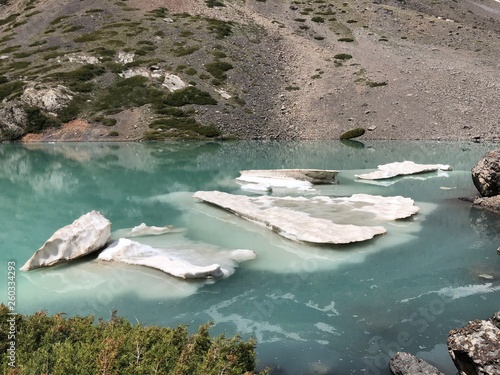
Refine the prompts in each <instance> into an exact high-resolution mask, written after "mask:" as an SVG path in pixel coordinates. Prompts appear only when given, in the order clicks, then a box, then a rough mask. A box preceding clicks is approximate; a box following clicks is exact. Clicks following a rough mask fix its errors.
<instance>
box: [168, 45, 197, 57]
mask: <svg viewBox="0 0 500 375" xmlns="http://www.w3.org/2000/svg"><path fill="white" fill-rule="evenodd" d="M199 49H200V46H188V47H184V46H179V47H177V48H174V49H172V52H173V53H174V56H176V57H182V56H188V55H190V54H192V53H194V52H196V51H198V50H199Z"/></svg>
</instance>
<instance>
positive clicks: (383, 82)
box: [366, 81, 387, 87]
mask: <svg viewBox="0 0 500 375" xmlns="http://www.w3.org/2000/svg"><path fill="white" fill-rule="evenodd" d="M366 84H367V86H369V87H380V86H387V82H386V81H382V82H375V81H366Z"/></svg>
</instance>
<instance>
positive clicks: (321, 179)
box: [236, 169, 339, 191]
mask: <svg viewBox="0 0 500 375" xmlns="http://www.w3.org/2000/svg"><path fill="white" fill-rule="evenodd" d="M338 173H339V172H338V171H335V170H323V169H262V170H244V171H240V177H238V178H236V180H238V181H243V182H249V183H250V184H246V185H243V186H242V189H244V190H255V191H269V190H271V189H272V188H273V187H277V188H289V189H310V188H311V187H312V185H317V184H334V183H336V182H337V180H336V176H337V174H338Z"/></svg>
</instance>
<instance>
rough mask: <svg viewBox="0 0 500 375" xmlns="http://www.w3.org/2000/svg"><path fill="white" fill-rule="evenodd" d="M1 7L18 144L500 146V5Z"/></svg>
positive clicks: (272, 0) (17, 1)
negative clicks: (386, 142)
mask: <svg viewBox="0 0 500 375" xmlns="http://www.w3.org/2000/svg"><path fill="white" fill-rule="evenodd" d="M0 4H1V5H0V30H1V34H0V100H3V102H2V103H1V105H0V139H2V140H17V139H22V140H25V141H29V140H42V141H57V140H69V141H75V140H85V141H86V140H103V141H109V140H141V139H145V140H162V139H185V138H227V137H230V138H245V139H338V138H339V136H340V134H342V133H343V132H345V131H347V130H350V129H353V128H358V127H361V128H364V129H367V132H366V133H365V134H364V136H363V137H364V138H365V139H443V140H444V139H475V140H477V139H480V140H500V131H499V129H500V105H499V103H500V2H498V1H496V0H453V1H441V2H435V1H431V0H406V1H400V0H375V1H373V2H372V1H368V0H357V1H350V2H341V1H340V0H310V1H289V0H288V1H282V0H151V1H142V0H111V1H107V0H86V1H80V0H59V1H55V0H2V1H0Z"/></svg>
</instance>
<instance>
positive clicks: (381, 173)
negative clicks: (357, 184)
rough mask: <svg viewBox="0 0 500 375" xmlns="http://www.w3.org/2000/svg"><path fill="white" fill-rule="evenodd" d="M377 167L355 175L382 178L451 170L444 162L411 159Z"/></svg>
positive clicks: (374, 178)
mask: <svg viewBox="0 0 500 375" xmlns="http://www.w3.org/2000/svg"><path fill="white" fill-rule="evenodd" d="M377 168H378V169H377V170H376V171H374V172H371V173H364V174H359V175H356V177H357V178H359V179H363V180H382V179H386V178H393V177H396V176H406V175H411V174H417V173H425V172H433V171H437V170H441V171H451V169H452V168H451V167H450V166H449V165H446V164H417V163H414V162H412V161H403V162H395V163H389V164H383V165H379V166H378V167H377Z"/></svg>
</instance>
